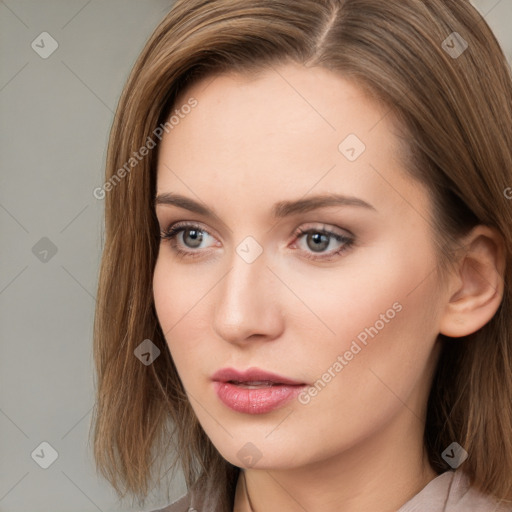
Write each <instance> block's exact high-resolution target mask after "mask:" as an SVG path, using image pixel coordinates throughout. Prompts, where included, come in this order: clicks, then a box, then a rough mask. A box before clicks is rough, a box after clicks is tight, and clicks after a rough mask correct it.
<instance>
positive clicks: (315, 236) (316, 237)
mask: <svg viewBox="0 0 512 512" xmlns="http://www.w3.org/2000/svg"><path fill="white" fill-rule="evenodd" d="M322 237H323V238H324V243H323V244H322V245H321V246H319V245H313V246H310V249H312V250H313V251H318V250H319V249H320V250H322V249H325V248H326V247H327V246H328V245H329V237H328V236H327V235H325V234H324V233H315V234H313V235H311V238H312V239H313V240H314V242H315V244H317V243H318V242H320V243H322ZM308 245H309V244H308Z"/></svg>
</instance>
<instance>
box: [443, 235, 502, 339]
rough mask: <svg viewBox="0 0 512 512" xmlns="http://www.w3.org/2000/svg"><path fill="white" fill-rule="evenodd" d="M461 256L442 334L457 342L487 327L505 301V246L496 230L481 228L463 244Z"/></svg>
mask: <svg viewBox="0 0 512 512" xmlns="http://www.w3.org/2000/svg"><path fill="white" fill-rule="evenodd" d="M462 243H463V245H464V249H463V250H462V256H461V257H460V259H459V260H458V261H457V265H456V267H455V268H454V270H453V273H452V274H451V276H450V283H449V286H448V287H447V290H448V302H447V303H446V306H445V308H444V311H443V314H442V317H441V323H440V333H441V334H444V335H446V336H449V337H453V338H458V337H460V336H466V335H468V334H472V333H474V332H476V331H477V330H478V329H480V328H481V327H483V326H484V325H485V324H486V323H488V322H489V321H490V320H491V318H492V317H493V316H494V314H495V313H496V311H497V310H498V308H499V306H500V304H501V301H502V299H503V290H504V282H503V276H504V274H505V264H506V263H505V262H506V259H505V244H504V241H503V237H502V236H501V234H500V233H499V232H498V231H497V230H496V229H494V228H490V227H488V226H483V225H479V226H476V227H475V228H474V229H473V230H472V231H471V232H470V234H469V235H467V236H466V237H464V239H463V240H462Z"/></svg>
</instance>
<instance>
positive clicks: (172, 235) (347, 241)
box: [160, 223, 355, 261]
mask: <svg viewBox="0 0 512 512" xmlns="http://www.w3.org/2000/svg"><path fill="white" fill-rule="evenodd" d="M187 229H195V230H197V231H200V232H202V233H206V234H207V235H209V236H212V235H211V234H210V233H209V232H208V231H207V230H206V229H203V228H202V227H201V226H199V225H198V224H194V223H176V224H174V225H173V226H170V227H169V228H167V230H165V231H161V233H160V239H161V240H162V241H166V240H168V241H169V243H170V245H171V247H172V249H173V250H174V251H175V253H176V255H177V256H178V257H180V258H197V257H200V256H201V254H200V251H199V250H196V251H184V250H183V249H180V248H179V247H178V243H177V241H176V237H177V235H178V234H179V233H182V232H184V231H186V230H187ZM308 234H322V235H326V236H328V237H331V238H334V239H335V240H336V241H337V242H340V243H343V245H342V246H341V247H340V248H339V249H337V250H336V251H334V252H331V253H327V254H328V256H320V257H318V256H311V253H309V255H305V258H306V259H308V260H314V261H331V260H332V259H333V258H334V257H336V256H339V255H341V254H342V253H344V252H345V251H347V250H348V249H350V248H351V247H352V245H353V244H354V242H355V240H354V239H353V238H350V237H348V236H345V235H340V234H339V233H335V232H334V231H329V230H327V229H315V228H313V229H306V230H303V229H301V228H298V229H296V230H295V232H294V237H296V238H297V239H300V238H301V237H303V236H306V235H308Z"/></svg>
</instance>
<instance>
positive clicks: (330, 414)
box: [153, 64, 504, 512]
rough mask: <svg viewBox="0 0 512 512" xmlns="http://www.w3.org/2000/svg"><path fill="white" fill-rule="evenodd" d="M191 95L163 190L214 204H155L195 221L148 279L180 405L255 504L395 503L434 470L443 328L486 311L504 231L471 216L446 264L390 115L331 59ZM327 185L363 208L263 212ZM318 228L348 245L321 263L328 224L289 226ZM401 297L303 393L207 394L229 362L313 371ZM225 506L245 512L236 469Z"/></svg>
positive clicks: (479, 318) (163, 223) (164, 154)
mask: <svg viewBox="0 0 512 512" xmlns="http://www.w3.org/2000/svg"><path fill="white" fill-rule="evenodd" d="M191 96H193V97H194V98H196V99H197V100H198V106H197V107H196V108H195V109H194V110H193V111H192V113H190V114H189V115H188V116H185V117H184V119H182V120H181V121H180V123H179V125H177V126H175V127H174V129H173V130H171V131H170V132H169V133H167V134H166V135H165V136H164V138H163V140H162V143H161V146H160V149H159V161H158V170H157V172H158V174H157V195H158V194H163V193H166V192H173V193H177V194H182V195H185V196H187V197H189V198H191V199H194V200H196V201H199V202H201V203H203V204H204V205H207V206H208V207H209V208H210V209H212V210H213V211H214V212H215V213H216V214H217V215H218V217H219V219H215V218H211V217H208V216H204V215H202V214H198V213H192V212H190V211H188V210H186V209H183V208H180V207H177V206H175V205H157V206H156V213H157V217H158V222H159V224H160V228H161V229H162V230H165V229H167V228H168V227H169V226H170V225H172V224H175V223H176V222H178V221H187V222H194V223H199V225H200V226H201V227H202V228H204V229H205V230H206V233H205V232H203V242H202V243H201V245H200V246H199V248H196V245H194V239H192V238H191V237H190V236H187V232H182V233H180V234H179V235H178V236H177V238H176V240H175V242H176V243H177V244H178V246H179V247H180V248H181V249H182V250H188V251H190V252H192V253H193V252H195V253H196V254H199V257H197V258H191V257H188V258H187V257H185V258H181V257H179V256H178V255H177V254H176V252H175V250H174V249H173V247H172V245H171V243H170V241H169V240H163V241H162V242H161V247H160V251H159V255H158V259H157V263H156V267H155V273H154V282H153V289H154V299H155V306H156V310H157V315H158V319H159V322H160V324H161V326H162V329H163V332H164V333H165V336H166V340H167V343H168V345H169V349H170V352H171V354H172V356H173V359H174V361H175V364H176V367H177V370H178V373H179V376H180V378H181V380H182V382H183V385H184V387H185V389H186V391H187V394H188V397H189V399H190V402H191V405H192V407H193V409H194V411H195V413H196V415H197V417H198V419H199V421H200V423H201V425H202V427H203V428H204V430H205V432H206V433H207V435H208V436H209V438H210V439H211V440H212V442H213V444H214V445H215V446H216V447H217V449H218V450H219V452H220V453H221V454H222V456H223V457H224V458H226V459H227V460H228V461H230V462H231V463H232V464H235V465H237V466H239V467H241V468H243V469H244V473H245V477H246V481H247V490H248V492H249V495H250V499H251V503H252V507H253V509H254V510H255V511H257V512H260V511H263V510H265V511H267V512H273V511H281V512H282V511H293V512H295V511H299V510H300V511H303V510H308V511H309V512H314V511H323V512H330V511H339V510H344V511H345V512H352V511H360V510H375V511H377V510H378V511H382V512H388V511H389V512H391V511H396V510H397V509H398V508H399V507H400V506H402V505H403V504H404V503H406V502H407V501H408V500H409V499H411V498H412V497H413V496H414V495H415V494H417V493H418V492H419V491H420V490H421V489H422V488H423V487H425V485H426V484H427V483H429V482H430V481H431V480H432V479H433V478H435V477H436V476H437V475H436V473H435V472H434V471H433V469H432V468H431V466H430V465H429V462H428V459H427V456H426V451H425V449H424V447H423V430H424V422H425V410H426V403H427V398H428V393H429V390H430V385H431V378H432V372H433V369H434V368H435V365H436V362H437V360H438V357H439V354H440V348H441V345H440V342H439V341H437V338H438V334H439V333H440V332H443V333H445V334H447V335H450V336H454V337H457V336H463V335H464V334H469V333H470V332H474V331H475V330H477V329H478V328H480V327H481V326H482V325H484V324H485V323H486V322H487V321H488V320H489V319H490V318H491V317H492V316H493V314H494V313H495V311H496V309H497V308H498V306H499V302H500V301H501V296H502V284H501V281H500V279H499V274H500V272H502V271H503V265H504V263H503V255H502V253H501V252H500V250H501V249H500V247H501V246H500V243H499V239H498V237H497V236H496V234H495V233H493V232H492V230H490V229H487V228H483V227H479V228H477V229H476V230H474V232H472V233H471V234H470V236H468V237H467V239H465V240H463V242H464V244H465V245H464V247H466V248H467V251H466V252H464V253H463V255H462V256H461V258H460V262H459V264H458V266H457V267H456V269H455V270H454V272H453V274H452V275H450V277H449V278H448V279H443V280H442V279H441V278H440V276H439V275H438V273H437V272H435V269H436V257H437V256H436V252H435V247H434V236H435V234H434V233H433V231H432V227H431V225H430V224H429V222H427V220H426V219H430V218H432V215H433V212H432V210H431V203H430V200H429V196H428V192H427V190H426V189H425V188H424V187H423V186H422V185H421V184H419V183H418V182H417V181H415V180H413V179H412V178H411V177H410V176H409V175H408V174H407V173H406V169H405V167H404V164H403V163H402V160H401V158H400V153H399V151H398V142H397V141H398V139H397V137H396V133H397V132H396V127H395V126H394V124H393V121H392V117H391V116H390V115H386V114H388V111H387V109H386V108H384V107H382V106H380V105H379V104H377V103H375V102H374V101H373V100H372V99H371V98H369V97H367V96H366V95H365V94H364V93H363V92H362V90H361V89H360V88H358V87H357V85H355V84H353V83H351V82H349V81H347V80H345V79H344V78H343V77H342V76H341V75H339V74H335V73H334V72H331V71H329V70H326V69H322V68H317V67H312V68H307V67H303V66H299V65H297V64H287V65H282V66H280V67H279V68H276V69H272V68H269V69H267V70H265V71H264V72H262V73H260V74H259V75H255V76H245V75H244V76H240V75H220V76H217V77H215V78H214V79H212V78H211V77H210V78H209V79H208V80H205V81H202V82H198V83H196V84H195V85H194V86H192V87H191V88H190V89H188V90H187V91H185V93H183V94H182V96H181V98H180V99H179V100H178V102H177V105H178V106H179V105H180V104H184V103H185V102H186V101H187V99H188V98H190V97H191ZM348 134H356V135H357V137H358V138H359V139H360V140H362V141H363V142H364V144H365V145H366V150H365V151H364V152H363V153H362V154H361V155H360V156H359V158H357V160H355V161H354V162H351V161H349V160H348V159H347V158H346V157H345V156H344V155H343V154H342V153H341V152H340V151H339V149H338V146H339V144H340V143H341V142H342V141H343V140H344V139H345V138H346V137H347V135H348ZM322 193H338V194H345V195H348V196H355V197H357V198H360V199H362V200H364V201H366V202H367V203H369V204H370V205H372V206H373V208H374V209H367V208H362V207H355V206H339V205H338V206H330V207H324V208H320V209H316V210H314V211H310V212H306V213H298V214H295V215H292V216H290V217H286V218H280V219H275V218H273V217H272V216H271V208H272V206H273V205H274V203H276V202H279V201H283V200H294V199H300V198H304V197H306V198H307V197H310V196H312V195H316V194H322ZM324 226H325V227H326V228H327V229H329V230H332V231H335V232H336V233H340V234H345V235H352V236H353V238H354V239H355V241H354V244H353V245H352V246H350V247H349V248H347V249H346V251H345V252H342V253H341V254H340V255H338V256H333V257H332V259H331V261H323V262H322V261H313V260H310V259H307V255H309V256H311V257H315V256H317V257H321V256H322V255H325V254H327V255H329V253H331V254H332V253H333V252H334V251H335V250H336V249H338V248H340V247H342V244H341V243H339V242H337V241H336V239H334V238H332V237H331V238H330V242H329V246H328V247H326V248H323V249H322V248H320V249H319V252H315V247H316V246H315V242H314V241H312V240H311V239H310V240H309V242H308V239H307V235H305V236H302V237H300V236H299V237H297V236H294V232H295V230H296V228H298V227H302V228H303V229H305V230H307V229H317V230H318V229H321V228H322V227H324ZM208 233H209V234H208ZM247 236H251V237H253V238H254V239H255V240H256V241H257V242H258V244H259V245H260V246H261V248H262V249H263V252H262V254H261V255H260V256H259V257H258V258H256V260H255V261H254V262H252V263H247V262H246V261H245V260H244V259H243V258H241V257H240V256H239V255H238V254H237V252H236V248H237V246H238V245H239V244H240V243H241V242H242V241H243V240H244V239H245V238H246V237H247ZM185 243H186V244H188V245H185ZM475 269H476V270H475ZM477 273H478V275H477ZM482 276H483V277H482ZM395 303H399V304H400V305H401V307H402V309H401V311H400V312H397V313H396V315H395V316H394V318H393V319H391V320H389V321H388V322H386V323H385V326H384V327H383V328H382V329H380V330H379V332H378V334H377V335H376V336H375V337H374V338H369V339H368V343H367V345H366V346H364V345H362V344H361V343H360V345H362V349H361V351H360V352H359V353H357V355H355V356H354V357H353V359H352V360H350V361H348V364H346V366H344V367H343V369H342V370H341V371H339V372H338V373H336V376H335V377H334V378H332V379H331V381H330V382H329V383H328V384H327V385H326V386H325V388H324V389H322V390H321V392H320V393H318V394H317V396H315V397H314V398H312V399H311V401H310V402H309V403H308V404H306V405H304V404H302V403H300V402H299V401H298V400H296V399H295V400H293V401H291V402H290V403H288V404H286V406H285V407H282V408H279V409H277V410H274V411H272V412H269V413H266V414H260V415H248V414H243V413H240V412H235V411H233V410H231V409H229V408H228V407H226V406H225V405H224V404H223V403H222V402H221V401H220V400H219V398H218V397H217V395H216V393H215V392H214V389H213V385H212V382H211V376H212V375H213V373H214V372H215V371H217V370H218V369H220V368H225V367H234V368H237V369H240V370H244V369H246V368H249V367H254V366H256V367H259V368H262V369H265V370H267V371H270V372H274V373H278V374H280V375H283V376H285V377H288V378H291V379H294V380H298V381H301V382H305V383H308V384H310V385H313V384H314V383H315V382H316V381H317V380H318V379H319V378H320V377H321V376H322V375H323V374H324V373H325V372H326V371H327V370H328V369H329V368H332V366H333V363H334V362H335V361H336V360H337V358H338V356H339V355H340V354H341V355H343V354H344V353H345V352H346V351H347V350H349V348H350V345H351V343H352V341H353V340H354V339H356V337H357V335H358V334H360V333H361V332H362V331H364V329H365V328H369V327H371V326H374V325H375V324H376V321H377V320H379V319H380V318H381V316H380V315H381V314H385V313H386V311H387V310H389V309H390V308H392V305H393V304H395ZM453 342H457V340H453ZM248 442H251V443H252V444H253V445H254V446H255V447H256V448H257V450H258V452H259V454H260V458H258V457H256V458H255V460H256V462H255V463H253V464H251V466H248V465H247V464H246V463H245V462H244V461H243V460H242V458H241V457H240V456H239V455H238V453H239V450H241V449H242V448H243V447H244V446H245V445H246V443H248ZM245 450H248V448H247V447H246V448H245ZM252 450H254V449H253V448H252ZM243 453H245V452H243ZM234 510H235V511H236V512H245V511H249V510H250V507H249V505H248V503H247V500H246V498H245V489H244V488H243V479H239V481H238V486H237V491H236V499H235V507H234Z"/></svg>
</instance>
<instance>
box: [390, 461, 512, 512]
mask: <svg viewBox="0 0 512 512" xmlns="http://www.w3.org/2000/svg"><path fill="white" fill-rule="evenodd" d="M398 512H512V504H511V503H503V502H501V503H498V502H497V501H496V500H494V499H493V498H492V497H491V496H487V495H485V494H482V493H481V492H479V491H478V490H477V489H475V488H474V487H471V486H470V483H469V478H468V477H467V475H466V474H465V473H464V472H463V471H462V470H460V469H459V470H457V471H445V472H444V473H442V474H440V475H438V476H437V477H436V478H434V480H432V481H431V482H429V483H428V484H427V485H426V486H425V487H424V488H423V489H422V490H421V491H420V492H419V493H418V494H417V495H416V496H414V497H413V498H412V499H411V500H409V501H408V502H407V503H405V505H403V506H402V507H401V508H400V509H399V510H398Z"/></svg>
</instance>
